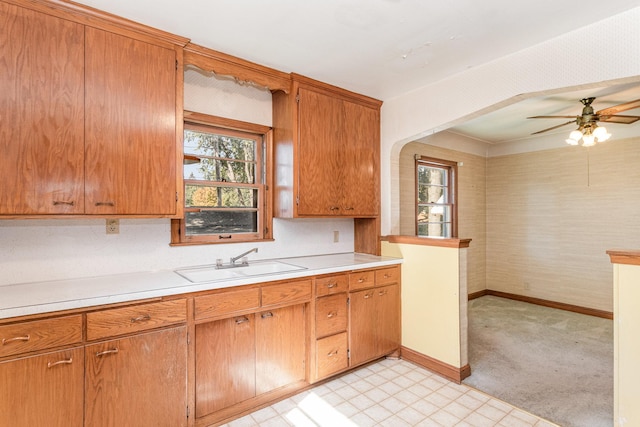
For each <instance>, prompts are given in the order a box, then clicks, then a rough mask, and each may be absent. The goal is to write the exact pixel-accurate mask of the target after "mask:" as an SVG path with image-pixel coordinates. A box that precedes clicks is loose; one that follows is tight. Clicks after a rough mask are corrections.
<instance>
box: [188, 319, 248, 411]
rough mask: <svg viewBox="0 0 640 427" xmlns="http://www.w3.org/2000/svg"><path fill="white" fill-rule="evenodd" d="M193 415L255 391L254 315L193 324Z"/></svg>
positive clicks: (213, 409) (239, 399) (245, 396)
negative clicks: (194, 367) (194, 364)
mask: <svg viewBox="0 0 640 427" xmlns="http://www.w3.org/2000/svg"><path fill="white" fill-rule="evenodd" d="M195 342H196V350H195V352H196V355H195V359H196V417H203V416H205V415H208V414H211V413H213V412H215V411H218V410H220V409H223V408H226V407H228V406H231V405H233V404H235V403H238V402H242V401H244V400H247V399H250V398H252V397H254V396H255V394H256V368H255V363H256V356H255V353H256V348H255V316H254V315H253V314H248V315H246V316H239V317H235V318H229V319H224V320H217V321H214V322H208V323H203V324H199V325H197V326H196V341H195Z"/></svg>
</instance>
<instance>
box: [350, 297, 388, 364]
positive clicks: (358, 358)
mask: <svg viewBox="0 0 640 427" xmlns="http://www.w3.org/2000/svg"><path fill="white" fill-rule="evenodd" d="M349 298H350V304H349V322H350V323H349V349H350V351H351V360H350V365H351V366H357V365H359V364H361V363H364V362H367V361H369V360H373V359H375V358H377V357H381V356H384V355H385V354H389V353H391V352H393V351H394V350H396V349H397V348H398V347H399V346H400V294H399V286H398V285H388V286H383V287H380V288H373V289H367V290H363V291H357V292H352V293H351V294H350V297H349Z"/></svg>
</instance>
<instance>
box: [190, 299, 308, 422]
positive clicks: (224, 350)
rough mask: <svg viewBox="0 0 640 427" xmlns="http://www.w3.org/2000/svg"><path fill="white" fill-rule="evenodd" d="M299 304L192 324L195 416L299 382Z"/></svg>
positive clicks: (302, 347) (302, 328) (302, 354)
mask: <svg viewBox="0 0 640 427" xmlns="http://www.w3.org/2000/svg"><path fill="white" fill-rule="evenodd" d="M305 337H306V321H305V304H297V305H293V306H289V307H283V308H277V309H272V310H266V311H261V312H258V313H251V314H247V315H242V316H236V317H232V318H228V319H222V320H216V321H212V322H207V323H201V324H198V325H196V340H195V359H196V375H195V377H196V417H197V418H201V417H204V416H207V415H210V414H213V413H215V412H216V411H220V410H222V409H224V408H228V407H230V406H233V405H235V404H238V403H240V402H244V401H246V400H248V399H251V398H254V397H256V396H259V395H260V394H263V393H267V392H269V391H272V390H275V389H277V388H280V387H283V386H286V385H289V384H292V383H295V382H298V381H304V380H305V360H306V338H305Z"/></svg>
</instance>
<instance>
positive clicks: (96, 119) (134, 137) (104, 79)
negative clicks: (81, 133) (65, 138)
mask: <svg viewBox="0 0 640 427" xmlns="http://www.w3.org/2000/svg"><path fill="white" fill-rule="evenodd" d="M84 56H85V61H86V65H85V67H86V71H85V82H86V83H85V84H86V86H85V88H86V98H85V99H86V100H87V102H86V105H85V147H86V156H85V171H86V177H85V179H86V184H85V192H86V195H85V212H86V213H88V214H159V215H160V214H175V213H176V209H177V203H176V182H177V181H176V160H175V159H176V156H177V152H176V147H177V145H176V98H175V96H176V67H177V63H176V54H175V51H174V50H172V49H167V48H164V47H160V46H155V45H152V44H149V43H146V42H142V41H138V40H133V39H130V38H128V37H124V36H120V35H117V34H113V33H109V32H106V31H103V30H99V29H96V28H91V27H87V28H86V49H85V52H84Z"/></svg>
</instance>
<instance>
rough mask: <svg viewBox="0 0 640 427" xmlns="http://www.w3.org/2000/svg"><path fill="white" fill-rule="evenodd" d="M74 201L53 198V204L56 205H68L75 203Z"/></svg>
mask: <svg viewBox="0 0 640 427" xmlns="http://www.w3.org/2000/svg"><path fill="white" fill-rule="evenodd" d="M75 204H76V202H74V201H73V200H71V201H69V202H68V201H66V200H54V201H53V206H58V205H69V206H73V205H75Z"/></svg>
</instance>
